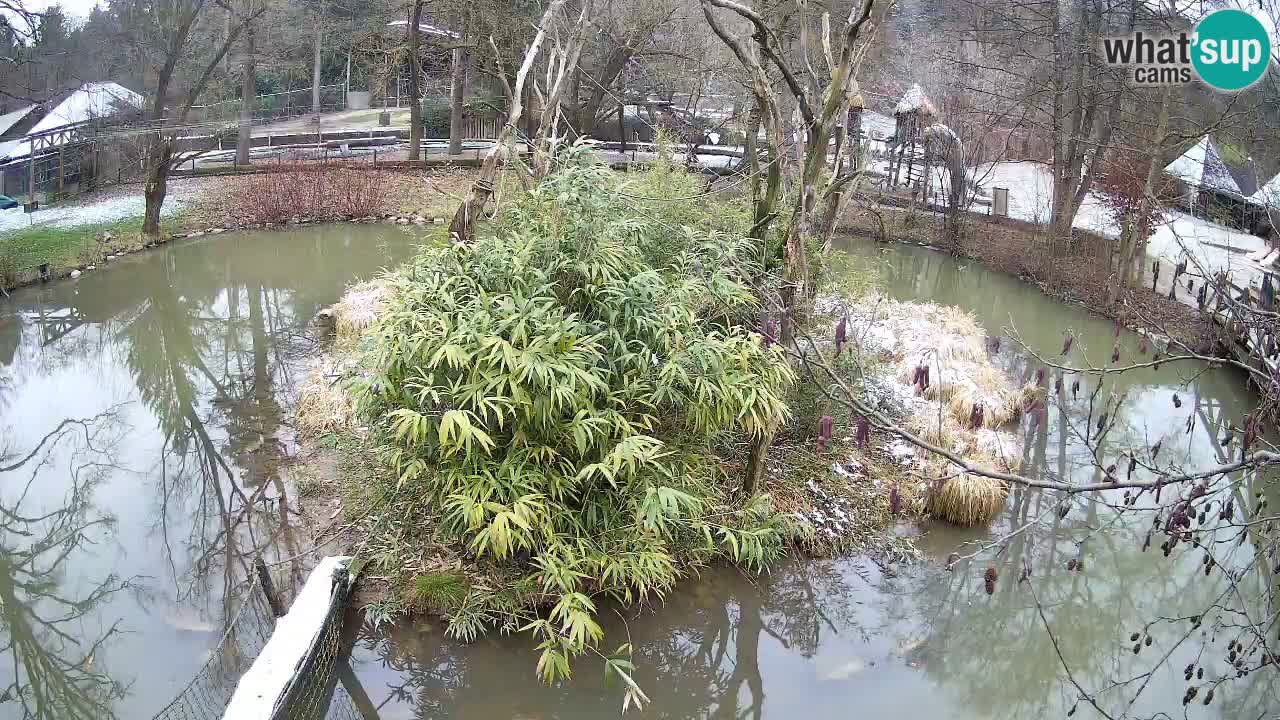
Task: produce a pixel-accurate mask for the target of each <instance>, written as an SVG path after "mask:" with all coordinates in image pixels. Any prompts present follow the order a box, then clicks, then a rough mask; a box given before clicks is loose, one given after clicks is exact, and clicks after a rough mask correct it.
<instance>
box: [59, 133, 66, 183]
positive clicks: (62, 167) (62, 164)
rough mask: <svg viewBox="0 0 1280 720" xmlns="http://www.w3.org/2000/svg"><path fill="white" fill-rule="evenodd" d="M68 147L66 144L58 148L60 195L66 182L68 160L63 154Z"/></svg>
mask: <svg viewBox="0 0 1280 720" xmlns="http://www.w3.org/2000/svg"><path fill="white" fill-rule="evenodd" d="M66 147H67V146H66V145H65V144H64V145H59V146H58V192H59V193H61V192H62V188H63V185H64V184H65V180H66V158H65V156H64V152H63V151H64V150H66Z"/></svg>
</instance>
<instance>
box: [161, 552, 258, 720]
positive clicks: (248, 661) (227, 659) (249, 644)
mask: <svg viewBox="0 0 1280 720" xmlns="http://www.w3.org/2000/svg"><path fill="white" fill-rule="evenodd" d="M275 626H276V618H275V613H274V612H272V610H271V603H270V601H269V600H268V599H267V594H266V592H265V591H264V590H263V588H262V585H261V583H260V582H259V580H258V578H257V576H256V575H255V576H254V578H253V580H252V581H251V582H250V584H249V587H248V588H247V589H246V590H245V592H244V595H243V596H242V597H241V599H240V607H239V608H238V609H237V610H236V612H235V614H234V615H232V617H231V621H230V622H229V623H227V630H226V632H225V633H224V634H223V636H222V639H221V640H220V641H219V642H218V645H217V646H216V647H214V648H213V649H212V650H211V651H210V652H209V659H208V661H206V662H205V664H204V667H202V668H200V670H199V672H197V673H196V675H195V677H194V678H192V679H191V682H190V683H188V684H187V686H186V687H185V688H183V689H182V691H181V692H179V693H178V695H177V696H176V697H174V699H173V700H172V701H171V702H170V703H169V704H168V705H166V706H165V707H164V709H163V710H161V711H160V712H158V713H156V715H155V717H154V719H153V720H219V719H220V718H221V717H222V712H223V710H225V709H226V707H227V703H228V702H230V701H231V695H232V694H233V693H234V692H235V690H236V683H237V682H239V680H240V676H241V675H243V674H244V672H245V671H246V670H248V669H249V666H250V665H252V664H253V659H254V658H256V657H257V656H258V653H259V652H261V651H262V648H263V647H265V646H266V644H267V640H268V639H269V638H270V637H271V633H272V631H274V630H275Z"/></svg>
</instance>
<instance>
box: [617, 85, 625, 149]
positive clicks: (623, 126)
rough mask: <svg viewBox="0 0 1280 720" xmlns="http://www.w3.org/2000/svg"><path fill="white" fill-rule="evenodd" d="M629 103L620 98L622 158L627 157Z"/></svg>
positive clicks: (620, 146) (619, 124)
mask: <svg viewBox="0 0 1280 720" xmlns="http://www.w3.org/2000/svg"><path fill="white" fill-rule="evenodd" d="M626 114H627V104H626V103H625V102H623V101H622V99H621V98H619V100H618V146H619V148H620V149H621V150H622V159H623V160H626V159H627V120H626Z"/></svg>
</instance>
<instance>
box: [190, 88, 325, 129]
mask: <svg viewBox="0 0 1280 720" xmlns="http://www.w3.org/2000/svg"><path fill="white" fill-rule="evenodd" d="M311 101H312V97H311V88H309V87H307V88H299V89H297V90H286V91H285V92H278V93H269V94H267V95H258V96H256V98H255V100H254V110H253V119H254V121H255V122H262V121H269V120H285V119H288V118H292V117H298V116H299V115H307V114H309V113H311V112H313V110H314V108H313V106H312V102H311ZM346 107H347V88H346V86H345V85H343V84H342V83H335V84H333V85H321V86H320V112H337V111H339V110H344V109H346ZM191 116H192V118H193V119H194V120H195V121H198V122H227V123H231V122H235V121H237V120H239V119H240V100H239V99H235V100H223V101H222V102H216V103H211V104H209V105H197V106H195V107H193V108H191Z"/></svg>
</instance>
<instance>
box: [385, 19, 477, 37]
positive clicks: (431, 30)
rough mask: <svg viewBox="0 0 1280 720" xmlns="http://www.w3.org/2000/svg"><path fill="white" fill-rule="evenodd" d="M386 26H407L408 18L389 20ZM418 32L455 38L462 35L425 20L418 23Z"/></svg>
mask: <svg viewBox="0 0 1280 720" xmlns="http://www.w3.org/2000/svg"><path fill="white" fill-rule="evenodd" d="M387 27H409V21H408V20H392V21H391V22H389V23H387ZM418 32H421V33H426V34H427V35H435V36H437V37H447V38H453V39H455V40H456V39H458V38H460V37H462V35H461V34H460V33H456V32H454V31H452V30H446V29H445V28H442V27H439V26H436V25H431V24H429V23H425V22H419V23H418Z"/></svg>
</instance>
